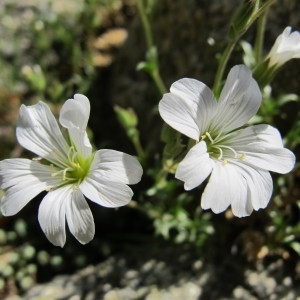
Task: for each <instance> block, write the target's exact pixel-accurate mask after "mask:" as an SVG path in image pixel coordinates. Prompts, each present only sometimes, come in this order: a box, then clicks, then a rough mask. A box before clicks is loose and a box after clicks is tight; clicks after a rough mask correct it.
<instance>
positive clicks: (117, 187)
mask: <svg viewBox="0 0 300 300" xmlns="http://www.w3.org/2000/svg"><path fill="white" fill-rule="evenodd" d="M79 188H80V190H81V191H82V193H83V194H84V195H85V196H86V197H87V198H88V199H90V200H91V201H93V202H95V203H97V204H99V205H101V206H104V207H120V206H124V205H126V204H128V203H129V202H130V200H131V198H132V196H133V192H132V190H131V189H130V187H129V186H127V185H126V184H124V183H120V182H112V181H107V180H99V178H97V177H87V178H86V179H85V180H84V181H83V182H82V183H81V184H80V186H79Z"/></svg>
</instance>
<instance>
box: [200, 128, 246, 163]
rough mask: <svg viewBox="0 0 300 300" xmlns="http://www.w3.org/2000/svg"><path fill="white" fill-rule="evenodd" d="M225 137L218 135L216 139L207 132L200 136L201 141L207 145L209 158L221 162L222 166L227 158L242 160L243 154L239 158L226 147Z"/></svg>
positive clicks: (231, 149) (229, 147) (232, 150)
mask: <svg viewBox="0 0 300 300" xmlns="http://www.w3.org/2000/svg"><path fill="white" fill-rule="evenodd" d="M226 138H227V137H226V135H223V136H222V134H221V133H219V134H218V135H217V136H216V137H214V138H213V137H212V136H211V134H210V133H209V132H206V133H205V134H204V135H202V136H201V139H202V140H205V142H206V145H207V152H208V153H209V156H210V157H211V158H214V159H217V160H221V161H222V162H223V165H226V164H227V163H228V161H227V159H228V158H239V159H242V160H243V159H244V158H245V157H246V155H245V154H242V155H240V156H239V154H238V153H237V152H236V151H235V150H234V149H233V148H232V147H231V146H228V145H226Z"/></svg>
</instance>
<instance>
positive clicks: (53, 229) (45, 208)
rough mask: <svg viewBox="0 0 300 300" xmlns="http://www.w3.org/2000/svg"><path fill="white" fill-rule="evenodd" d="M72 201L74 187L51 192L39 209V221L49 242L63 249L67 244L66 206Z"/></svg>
mask: <svg viewBox="0 0 300 300" xmlns="http://www.w3.org/2000/svg"><path fill="white" fill-rule="evenodd" d="M70 201H72V187H71V186H65V187H62V188H59V189H56V190H53V191H50V192H49V193H48V194H47V195H46V196H45V197H44V199H43V200H42V202H41V204H40V207H39V214H38V219H39V222H40V225H41V228H42V230H43V231H44V233H45V235H46V237H47V238H48V240H49V241H50V242H51V243H52V244H53V245H55V246H60V247H63V246H64V245H65V242H66V228H65V223H66V220H65V218H66V204H67V203H68V202H70Z"/></svg>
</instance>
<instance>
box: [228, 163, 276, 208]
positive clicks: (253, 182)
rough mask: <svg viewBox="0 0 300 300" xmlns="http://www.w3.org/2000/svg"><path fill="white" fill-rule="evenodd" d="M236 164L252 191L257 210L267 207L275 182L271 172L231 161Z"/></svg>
mask: <svg viewBox="0 0 300 300" xmlns="http://www.w3.org/2000/svg"><path fill="white" fill-rule="evenodd" d="M230 163H234V164H236V166H237V167H238V168H239V171H240V172H241V176H243V177H244V178H245V179H246V181H247V185H248V189H249V192H250V201H251V203H252V206H253V208H254V209H255V210H259V209H260V208H265V207H266V206H267V204H268V203H269V201H270V198H271V195H272V191H273V182H272V177H271V175H270V172H268V171H265V170H261V169H255V168H252V167H250V166H247V165H245V164H243V162H237V161H235V162H230Z"/></svg>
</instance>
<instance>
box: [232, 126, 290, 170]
mask: <svg viewBox="0 0 300 300" xmlns="http://www.w3.org/2000/svg"><path fill="white" fill-rule="evenodd" d="M232 136H233V137H232V138H231V139H230V141H229V142H228V145H229V146H231V147H232V148H234V149H235V150H236V151H238V152H240V153H242V154H243V162H244V163H245V164H250V165H252V166H253V167H254V168H255V167H256V168H261V169H264V170H268V171H273V172H277V173H281V174H285V173H288V172H290V171H291V170H292V169H293V168H294V165H295V155H294V154H293V152H291V151H290V150H288V149H286V148H283V145H282V140H281V137H280V134H279V132H278V130H277V129H275V128H274V127H272V126H269V125H264V124H262V125H256V126H250V127H247V128H244V129H241V130H239V131H237V132H236V133H235V134H234V135H232Z"/></svg>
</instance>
